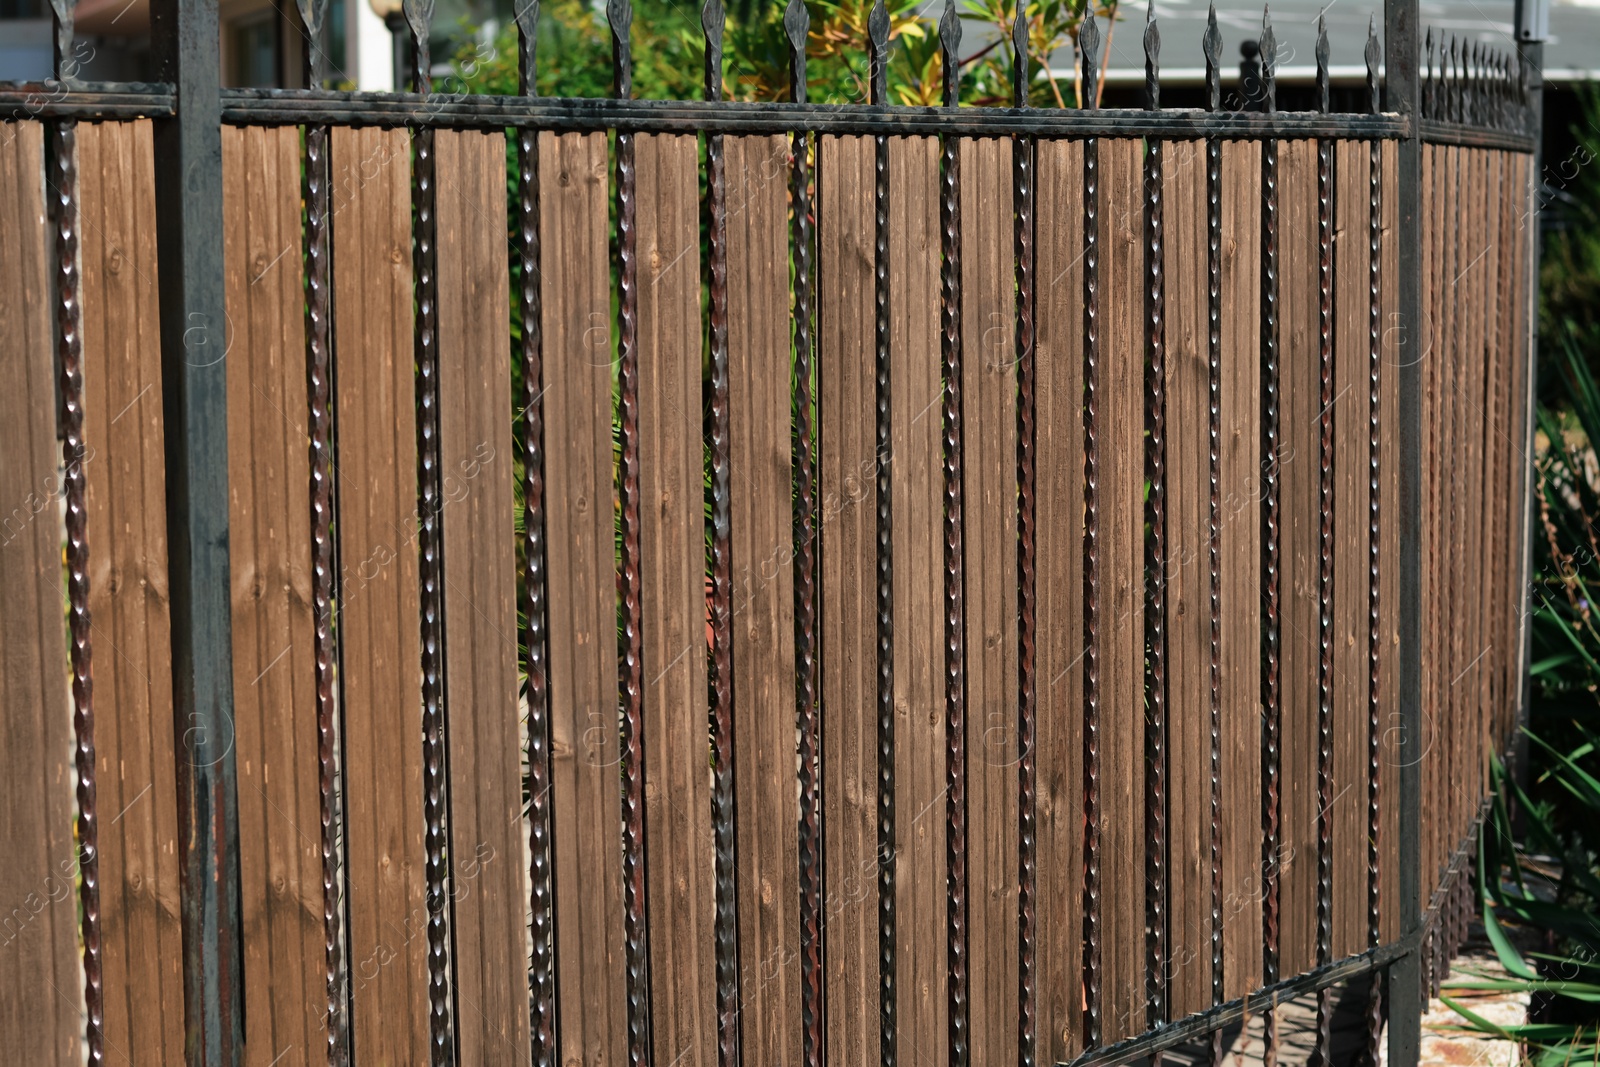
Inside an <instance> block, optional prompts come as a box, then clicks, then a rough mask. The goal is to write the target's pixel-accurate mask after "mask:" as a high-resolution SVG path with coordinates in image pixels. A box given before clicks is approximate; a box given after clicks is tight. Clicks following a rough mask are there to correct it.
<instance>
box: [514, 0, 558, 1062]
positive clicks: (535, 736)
mask: <svg viewBox="0 0 1600 1067" xmlns="http://www.w3.org/2000/svg"><path fill="white" fill-rule="evenodd" d="M515 16H516V20H517V27H518V30H519V33H518V36H517V41H518V77H519V82H520V84H521V89H522V93H523V95H525V96H532V95H535V93H536V92H537V88H536V86H537V74H538V66H537V63H538V52H537V49H536V47H535V46H536V42H537V34H538V21H539V0H520V2H519V3H518V4H517V5H516V8H515ZM538 136H539V135H538V131H536V130H531V129H522V130H518V131H517V237H518V251H519V253H520V260H519V267H520V271H521V273H520V275H519V277H518V286H517V299H518V301H519V308H520V310H521V313H522V353H521V354H522V456H523V504H524V521H523V542H522V543H523V556H524V558H525V560H526V576H525V578H524V583H525V591H524V594H523V596H524V600H523V603H524V606H525V611H526V618H527V623H526V629H525V631H524V634H523V644H524V646H525V647H526V648H527V656H528V663H527V671H528V852H529V856H530V859H531V863H530V874H531V893H530V911H531V924H532V931H533V954H532V960H531V966H530V967H529V974H528V977H529V983H528V984H529V986H530V993H531V995H532V1003H531V1008H532V1015H531V1019H530V1023H531V1025H530V1036H531V1038H532V1045H533V1050H532V1051H533V1063H534V1067H554V1063H555V1058H556V1041H555V1025H556V1018H555V993H556V990H555V887H554V884H553V868H552V862H553V849H552V844H553V843H552V839H551V810H550V800H551V797H550V706H549V705H550V697H549V654H550V652H549V646H548V644H547V641H548V631H547V627H548V619H547V617H546V612H547V610H548V602H547V588H546V582H547V575H546V573H545V547H544V546H545V515H544V488H545V487H544V323H543V321H542V319H541V316H542V314H543V308H544V292H543V279H542V276H541V274H540V268H541V266H542V249H541V247H540V243H539V223H540V218H539V208H540V203H539V141H538Z"/></svg>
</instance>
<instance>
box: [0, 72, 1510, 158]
mask: <svg viewBox="0 0 1600 1067" xmlns="http://www.w3.org/2000/svg"><path fill="white" fill-rule="evenodd" d="M175 113H176V105H175V104H174V96H173V90H172V86H171V85H167V84H163V83H159V82H155V83H143V82H125V83H81V84H72V85H68V84H65V83H62V82H54V81H51V82H21V83H19V82H13V83H7V84H3V85H0V115H3V116H5V117H6V118H7V119H10V120H21V119H58V118H72V119H86V120H93V119H101V120H126V119H136V118H152V119H159V118H171V117H172V116H173V115H174V114H175ZM222 121H223V122H224V123H227V124H228V125H232V126H298V125H329V126H410V127H416V128H451V129H496V128H512V129H549V130H606V129H609V130H622V131H637V132H646V133H647V132H680V133H683V132H704V133H746V134H748V133H798V132H806V131H809V132H816V133H835V134H852V133H853V134H887V135H894V134H900V135H923V136H933V135H937V134H958V135H962V136H969V137H997V136H1005V135H1010V134H1024V135H1029V136H1034V137H1160V138H1169V139H1183V138H1196V139H1198V138H1204V137H1222V138H1226V139H1236V140H1247V141H1248V140H1268V139H1281V140H1291V139H1294V138H1312V137H1336V138H1345V139H1350V140H1397V139H1399V138H1401V137H1404V136H1405V134H1406V126H1407V123H1406V120H1405V119H1403V118H1401V117H1400V116H1398V115H1393V114H1387V115H1360V114H1343V115H1341V114H1321V113H1318V112H1293V111H1287V112H1284V111H1280V112H1272V113H1262V112H1245V111H1235V112H1227V111H1221V112H1206V111H1198V110H1188V109H1175V110H1168V111H1142V110H1133V109H1103V110H1082V111H1078V110H1062V111H1051V110H1038V109H1031V108H1029V109H1019V108H942V107H904V108H903V107H893V108H886V107H878V106H863V105H856V104H792V103H755V102H748V101H695V100H689V101H680V100H614V99H580V98H567V99H557V98H550V97H520V96H477V95H469V94H448V93H433V94H429V95H425V96H424V95H419V94H416V93H345V92H326V91H320V90H303V89H224V90H223V91H222ZM1421 121H1422V139H1423V140H1424V141H1425V142H1427V143H1429V144H1452V145H1461V146H1464V147H1468V148H1491V149H1505V150H1508V151H1512V152H1531V151H1533V147H1534V138H1533V136H1532V135H1531V134H1526V133H1518V132H1514V131H1511V130H1500V129H1489V128H1485V127H1481V126H1476V125H1470V124H1465V123H1459V122H1446V121H1442V120H1439V119H1423V120H1421Z"/></svg>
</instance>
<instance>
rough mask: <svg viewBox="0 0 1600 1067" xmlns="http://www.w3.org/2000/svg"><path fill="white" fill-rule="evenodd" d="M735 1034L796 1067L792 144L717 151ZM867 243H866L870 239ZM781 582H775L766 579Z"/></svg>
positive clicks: (749, 143)
mask: <svg viewBox="0 0 1600 1067" xmlns="http://www.w3.org/2000/svg"><path fill="white" fill-rule="evenodd" d="M723 151H724V153H725V159H726V161H727V168H728V169H727V190H728V352H729V361H728V375H729V393H728V397H729V399H728V408H729V413H730V425H729V431H730V432H729V457H728V469H729V475H730V487H731V491H732V492H731V495H732V504H733V514H732V521H733V532H732V547H733V560H734V583H735V586H736V587H737V588H738V589H739V590H740V593H741V594H744V593H745V591H746V590H748V595H741V596H740V597H739V598H737V600H736V606H735V613H734V625H733V697H734V701H733V709H734V737H735V738H737V739H738V740H737V743H736V745H735V751H734V761H735V764H734V788H735V791H736V793H737V796H736V799H735V803H736V805H737V812H738V817H737V820H736V823H737V832H738V850H739V852H738V855H739V868H740V870H739V959H740V967H741V969H742V970H743V971H744V974H742V975H741V976H740V978H741V982H740V994H741V1015H742V1019H741V1030H742V1034H743V1038H744V1052H745V1055H746V1056H748V1057H749V1058H750V1060H751V1062H753V1063H774V1064H778V1063H798V1062H800V1043H801V1020H800V797H799V785H798V779H797V777H796V775H797V773H798V770H797V768H798V756H797V749H796V743H797V742H796V738H795V728H796V726H795V723H796V719H795V714H796V712H795V700H794V692H795V691H794V678H795V675H794V568H793V567H790V566H788V563H789V561H790V560H792V559H793V553H794V529H793V523H792V519H791V516H792V514H793V511H792V507H791V503H790V500H791V491H792V490H791V476H790V455H789V446H790V443H789V425H790V423H789V232H788V219H789V200H788V186H787V179H788V166H787V161H788V158H789V141H788V138H787V137H784V136H782V135H779V134H769V135H765V136H760V137H728V138H726V139H725V140H724V141H723ZM869 232H870V231H869ZM774 571H776V573H775V574H774V573H773V572H774Z"/></svg>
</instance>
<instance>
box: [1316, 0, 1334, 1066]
mask: <svg viewBox="0 0 1600 1067" xmlns="http://www.w3.org/2000/svg"><path fill="white" fill-rule="evenodd" d="M1317 31H1318V37H1317V57H1318V58H1317V64H1318V82H1319V84H1320V86H1321V87H1322V91H1321V94H1320V95H1321V104H1322V107H1323V108H1324V109H1326V108H1327V107H1328V93H1327V76H1326V72H1327V59H1326V57H1327V54H1328V35H1327V31H1326V27H1325V24H1324V23H1323V21H1322V20H1321V19H1320V18H1319V19H1318V22H1317ZM1317 367H1318V381H1319V386H1320V392H1319V396H1318V401H1319V403H1318V412H1319V415H1318V417H1317V423H1318V445H1317V463H1318V481H1317V506H1318V519H1319V526H1318V534H1317V558H1318V570H1317V964H1318V965H1319V966H1324V967H1325V966H1327V965H1328V964H1329V963H1331V962H1332V959H1333V847H1332V840H1333V142H1332V141H1330V140H1328V139H1327V138H1322V139H1320V140H1318V141H1317ZM1332 1048H1333V991H1332V990H1331V989H1323V990H1319V991H1318V993H1317V1036H1316V1045H1315V1049H1314V1051H1313V1063H1314V1064H1316V1065H1317V1067H1331V1064H1332V1062H1333V1054H1332Z"/></svg>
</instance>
